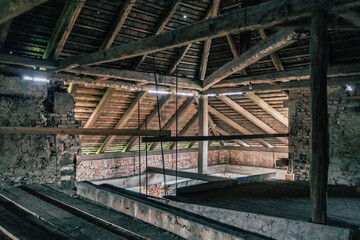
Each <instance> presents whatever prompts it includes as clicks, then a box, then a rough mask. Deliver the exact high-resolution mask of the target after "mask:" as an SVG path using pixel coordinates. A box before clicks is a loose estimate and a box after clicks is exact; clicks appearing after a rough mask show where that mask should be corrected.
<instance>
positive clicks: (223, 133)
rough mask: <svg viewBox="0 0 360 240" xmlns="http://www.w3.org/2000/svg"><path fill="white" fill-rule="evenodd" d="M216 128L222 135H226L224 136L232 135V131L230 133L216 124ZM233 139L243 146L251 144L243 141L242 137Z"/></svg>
mask: <svg viewBox="0 0 360 240" xmlns="http://www.w3.org/2000/svg"><path fill="white" fill-rule="evenodd" d="M216 130H217V131H218V132H219V133H220V134H221V135H224V136H229V135H231V134H230V133H228V132H227V131H225V130H223V129H221V128H219V127H218V126H216ZM232 141H234V142H236V143H237V144H239V145H240V146H243V147H250V145H249V144H247V143H245V142H243V141H241V140H240V139H233V140H232Z"/></svg>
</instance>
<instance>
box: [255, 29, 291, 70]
mask: <svg viewBox="0 0 360 240" xmlns="http://www.w3.org/2000/svg"><path fill="white" fill-rule="evenodd" d="M259 33H260V36H261V38H262V39H266V37H267V34H266V32H265V30H264V29H261V28H260V29H259ZM270 58H271V61H272V62H273V64H274V66H275V68H276V70H277V71H284V70H285V69H284V66H283V65H282V63H281V61H280V58H279V56H278V54H277V53H276V52H274V53H271V54H270Z"/></svg>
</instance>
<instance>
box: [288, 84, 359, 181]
mask: <svg viewBox="0 0 360 240" xmlns="http://www.w3.org/2000/svg"><path fill="white" fill-rule="evenodd" d="M328 111H329V136H330V166H329V184H336V185H350V186H356V185H359V184H360V134H359V131H360V102H359V100H356V99H354V98H351V97H349V96H348V93H347V92H346V91H345V89H344V87H342V86H338V87H329V88H328ZM289 116H290V129H289V133H290V137H289V156H290V158H292V159H293V160H294V173H295V180H302V181H309V180H310V172H309V171H310V146H311V145H310V144H311V143H310V100H309V91H308V90H293V91H290V106H289Z"/></svg>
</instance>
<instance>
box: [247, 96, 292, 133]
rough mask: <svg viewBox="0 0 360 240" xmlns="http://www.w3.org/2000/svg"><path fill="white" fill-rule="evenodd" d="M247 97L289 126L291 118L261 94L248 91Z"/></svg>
mask: <svg viewBox="0 0 360 240" xmlns="http://www.w3.org/2000/svg"><path fill="white" fill-rule="evenodd" d="M245 96H246V97H248V98H249V99H251V100H252V101H253V102H254V103H256V105H258V106H259V107H261V108H262V109H263V110H265V111H266V112H267V113H269V114H270V115H271V116H273V117H274V118H275V119H276V120H278V121H279V122H281V123H282V124H284V125H285V126H286V127H288V126H289V120H288V118H287V117H285V116H284V115H282V114H281V113H280V112H278V111H277V110H276V109H275V108H273V107H272V106H270V104H268V103H267V102H265V101H264V100H263V99H261V98H260V97H259V96H257V95H256V94H255V93H246V94H245Z"/></svg>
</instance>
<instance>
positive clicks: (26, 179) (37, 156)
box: [0, 75, 80, 188]
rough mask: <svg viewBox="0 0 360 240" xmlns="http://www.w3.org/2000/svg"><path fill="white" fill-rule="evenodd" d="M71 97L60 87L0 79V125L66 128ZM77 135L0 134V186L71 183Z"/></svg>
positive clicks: (71, 125) (70, 124)
mask: <svg viewBox="0 0 360 240" xmlns="http://www.w3.org/2000/svg"><path fill="white" fill-rule="evenodd" d="M74 107H75V103H74V99H73V97H72V96H71V95H70V94H68V93H67V92H66V90H65V89H64V88H63V86H62V84H60V83H49V84H46V83H41V82H33V81H25V80H22V79H20V78H17V77H5V76H2V75H0V126H17V127H69V128H76V127H79V126H80V122H78V121H76V120H75V117H74ZM79 152H80V140H79V137H78V136H69V135H56V136H54V135H36V134H0V186H11V185H21V184H31V183H56V184H58V185H60V186H61V187H63V188H73V187H74V184H75V172H76V155H77V154H79Z"/></svg>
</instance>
